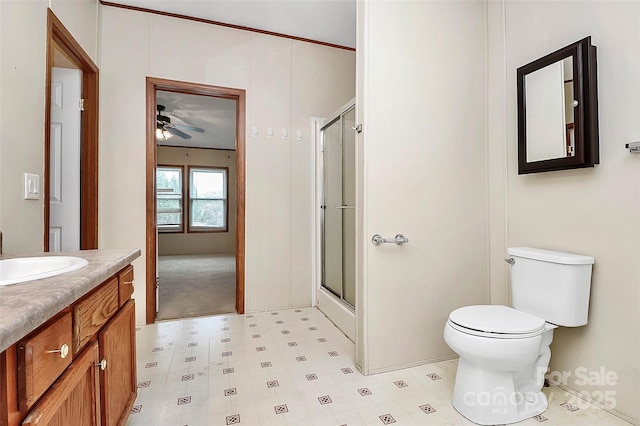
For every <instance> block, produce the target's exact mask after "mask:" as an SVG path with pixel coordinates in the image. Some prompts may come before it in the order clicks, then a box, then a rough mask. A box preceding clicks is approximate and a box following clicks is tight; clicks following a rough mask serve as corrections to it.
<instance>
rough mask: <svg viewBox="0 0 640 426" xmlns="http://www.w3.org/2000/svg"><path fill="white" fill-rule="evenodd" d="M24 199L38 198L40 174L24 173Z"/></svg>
mask: <svg viewBox="0 0 640 426" xmlns="http://www.w3.org/2000/svg"><path fill="white" fill-rule="evenodd" d="M24 199H25V200H39V199H40V176H39V175H34V174H31V173H25V174H24Z"/></svg>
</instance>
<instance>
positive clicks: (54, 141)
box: [43, 9, 98, 251]
mask: <svg viewBox="0 0 640 426" xmlns="http://www.w3.org/2000/svg"><path fill="white" fill-rule="evenodd" d="M46 62H47V76H46V88H45V91H46V92H45V93H46V102H45V132H44V134H45V141H44V158H45V159H46V161H45V162H44V185H43V201H44V227H43V228H44V238H43V239H44V241H43V246H44V251H60V250H65V251H66V250H78V249H81V250H88V249H96V248H98V67H97V66H96V65H95V64H94V63H93V61H92V60H91V58H90V57H89V55H87V53H86V52H85V51H84V50H83V49H82V47H81V46H80V44H79V43H78V42H77V41H76V40H75V39H74V38H73V36H72V35H71V33H69V31H68V30H67V29H66V28H65V27H64V25H62V22H60V20H59V19H58V18H57V17H56V16H55V14H54V13H53V12H52V11H51V9H47V61H46ZM63 188H64V190H63Z"/></svg>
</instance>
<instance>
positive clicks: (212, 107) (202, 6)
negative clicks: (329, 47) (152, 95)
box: [108, 0, 356, 149]
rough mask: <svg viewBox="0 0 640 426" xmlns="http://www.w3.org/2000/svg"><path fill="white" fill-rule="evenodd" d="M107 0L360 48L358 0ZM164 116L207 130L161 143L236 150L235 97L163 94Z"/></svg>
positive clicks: (159, 101) (158, 97) (161, 143)
mask: <svg viewBox="0 0 640 426" xmlns="http://www.w3.org/2000/svg"><path fill="white" fill-rule="evenodd" d="M108 3H113V4H120V5H123V6H129V7H134V8H142V9H149V10H154V11H160V12H167V13H172V14H177V15H183V16H187V17H193V18H200V19H205V20H209V21H215V22H220V23H224V24H231V25H235V26H241V27H248V28H252V29H257V30H262V31H269V32H273V33H278V34H283V35H287V36H292V37H297V38H304V39H309V40H314V41H318V42H321V43H328V44H333V45H338V46H344V47H349V48H355V45H356V0H109V1H108ZM157 100H158V104H160V105H164V106H165V107H166V110H165V111H164V112H163V115H166V116H167V117H170V118H171V122H172V123H175V124H185V125H189V126H196V127H200V128H202V129H204V130H205V131H204V133H198V132H193V131H191V132H190V131H187V133H189V134H190V135H191V136H192V138H191V139H182V138H180V137H177V136H174V137H172V138H170V139H169V140H167V141H159V143H158V144H159V145H174V146H186V147H203V148H218V149H235V101H233V100H229V99H221V98H213V97H208V96H198V95H186V94H181V93H172V92H158V93H157Z"/></svg>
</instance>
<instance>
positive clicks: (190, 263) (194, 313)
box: [156, 253, 236, 320]
mask: <svg viewBox="0 0 640 426" xmlns="http://www.w3.org/2000/svg"><path fill="white" fill-rule="evenodd" d="M158 276H159V277H160V289H159V295H158V298H159V303H158V304H159V311H158V313H157V314H156V320H167V319H176V318H190V317H199V316H205V315H216V314H225V313H229V312H235V311H236V308H235V303H236V259H235V256H234V254H233V253H225V254H201V255H181V256H159V257H158Z"/></svg>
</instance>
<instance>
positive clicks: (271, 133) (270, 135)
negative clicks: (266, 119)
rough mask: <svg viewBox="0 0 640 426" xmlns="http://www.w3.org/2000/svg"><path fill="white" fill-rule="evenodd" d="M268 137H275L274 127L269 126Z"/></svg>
mask: <svg viewBox="0 0 640 426" xmlns="http://www.w3.org/2000/svg"><path fill="white" fill-rule="evenodd" d="M267 137H268V138H272V137H273V129H272V128H271V127H269V128H268V129H267Z"/></svg>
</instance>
